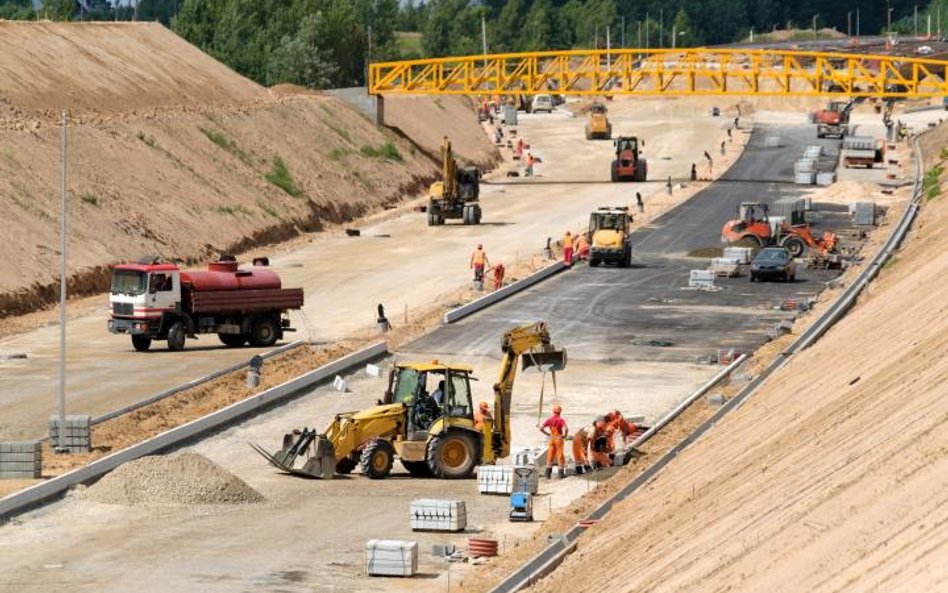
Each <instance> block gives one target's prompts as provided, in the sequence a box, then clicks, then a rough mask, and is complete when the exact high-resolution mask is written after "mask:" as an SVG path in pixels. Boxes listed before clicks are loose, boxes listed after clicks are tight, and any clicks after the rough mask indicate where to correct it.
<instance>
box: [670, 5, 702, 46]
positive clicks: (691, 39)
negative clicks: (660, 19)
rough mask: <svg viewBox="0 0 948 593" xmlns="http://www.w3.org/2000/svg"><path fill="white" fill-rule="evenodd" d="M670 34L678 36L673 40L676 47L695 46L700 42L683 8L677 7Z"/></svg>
mask: <svg viewBox="0 0 948 593" xmlns="http://www.w3.org/2000/svg"><path fill="white" fill-rule="evenodd" d="M671 34H672V35H675V36H677V37H678V39H677V40H676V41H675V45H676V46H677V47H696V46H699V45H701V44H702V42H701V38H700V37H699V36H698V34H697V32H695V30H694V27H693V26H692V25H691V19H689V18H688V13H687V12H685V9H684V8H680V9H678V14H676V15H675V20H674V22H673V23H672V33H671Z"/></svg>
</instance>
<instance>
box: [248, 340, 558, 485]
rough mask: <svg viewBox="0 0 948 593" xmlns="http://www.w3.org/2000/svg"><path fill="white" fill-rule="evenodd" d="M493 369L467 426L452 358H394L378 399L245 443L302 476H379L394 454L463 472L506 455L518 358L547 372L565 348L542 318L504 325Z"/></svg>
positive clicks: (420, 466)
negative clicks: (315, 425) (490, 391)
mask: <svg viewBox="0 0 948 593" xmlns="http://www.w3.org/2000/svg"><path fill="white" fill-rule="evenodd" d="M501 351H502V353H503V356H502V359H501V366H500V376H499V378H498V380H497V383H496V384H494V406H493V419H492V420H487V421H485V422H484V423H483V425H482V426H480V427H475V426H474V410H475V408H474V404H473V402H472V399H471V389H470V381H471V380H472V378H473V377H472V376H471V374H472V371H473V369H472V368H471V367H469V366H465V365H460V364H442V363H440V362H438V361H432V362H430V363H396V364H395V365H394V368H393V369H392V372H391V373H390V375H389V387H388V389H387V390H386V392H385V396H384V398H383V399H382V400H380V401H379V403H378V405H376V406H374V407H371V408H368V409H366V410H361V411H357V412H345V413H342V414H338V415H336V417H335V418H334V419H333V421H332V422H331V423H330V425H329V427H328V428H327V429H326V430H325V431H324V432H322V433H317V432H316V431H315V429H308V428H303V429H302V430H295V431H293V432H291V433H288V434H286V435H285V436H284V437H283V447H282V448H281V449H280V450H279V451H277V452H276V453H272V454H271V453H269V452H268V451H267V450H266V449H264V448H262V447H260V446H258V445H251V446H252V447H253V448H254V450H256V451H257V452H258V453H260V454H261V455H263V456H264V457H265V458H266V459H267V460H268V461H269V462H270V463H271V464H272V465H274V466H275V467H277V468H279V469H281V470H283V471H285V472H287V473H290V474H293V475H297V476H302V477H307V478H332V477H333V475H334V474H348V473H350V472H352V471H353V470H354V469H355V468H356V467H361V470H362V473H363V474H364V475H366V476H368V477H369V478H373V479H381V478H385V477H386V476H388V475H389V473H391V471H392V466H393V465H394V461H395V459H396V457H397V458H398V461H399V462H400V463H401V464H402V466H403V467H404V468H405V469H406V470H407V471H408V473H410V474H411V475H413V476H426V475H434V476H435V477H437V478H446V479H455V478H469V477H471V476H472V475H473V474H474V468H475V467H476V466H478V465H485V464H488V465H489V464H493V463H495V462H496V461H497V460H498V459H501V458H504V457H507V456H508V455H510V444H511V432H510V404H511V399H512V395H513V384H514V379H515V378H516V375H517V365H518V361H520V360H522V368H523V370H526V369H529V368H536V369H538V370H540V371H543V372H547V371H550V372H555V371H559V370H562V369H564V368H565V367H566V351H565V350H562V349H557V348H555V347H554V346H553V345H552V344H551V343H550V334H549V331H548V330H547V327H546V324H545V323H543V322H536V323H532V324H527V325H522V326H519V327H516V328H513V329H511V330H509V331H507V332H506V333H505V334H504V336H503V339H502V340H501Z"/></svg>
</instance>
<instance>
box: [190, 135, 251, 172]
mask: <svg viewBox="0 0 948 593" xmlns="http://www.w3.org/2000/svg"><path fill="white" fill-rule="evenodd" d="M198 129H199V130H201V133H202V134H204V135H205V136H207V139H208V140H210V141H211V142H213V143H214V144H216V145H217V146H218V147H220V148H222V149H224V150H226V151H227V152H229V153H231V154H232V155H234V156H235V157H237V158H239V159H240V160H242V161H243V162H244V163H245V164H247V165H250V166H251V167H252V166H253V159H252V158H251V157H250V155H249V154H248V153H247V151H245V150H243V149H242V148H240V147H239V146H237V142H235V141H234V139H233V138H229V137H228V136H227V134H225V133H224V132H221V131H218V130H212V129H210V128H203V127H200V126H198Z"/></svg>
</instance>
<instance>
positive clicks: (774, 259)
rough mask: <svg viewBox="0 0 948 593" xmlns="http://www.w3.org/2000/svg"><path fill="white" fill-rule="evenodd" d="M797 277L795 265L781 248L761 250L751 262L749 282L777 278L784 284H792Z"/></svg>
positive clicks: (790, 256)
mask: <svg viewBox="0 0 948 593" xmlns="http://www.w3.org/2000/svg"><path fill="white" fill-rule="evenodd" d="M796 276H797V265H796V263H794V261H793V256H792V255H790V252H789V251H787V250H786V249H785V248H783V247H766V248H764V249H761V250H760V251H759V252H758V253H757V255H756V256H754V259H753V260H751V267H750V280H751V282H755V281H757V280H764V279H768V278H779V279H781V280H783V281H784V282H793V280H794V279H795V278H796Z"/></svg>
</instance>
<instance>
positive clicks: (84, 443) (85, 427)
mask: <svg viewBox="0 0 948 593" xmlns="http://www.w3.org/2000/svg"><path fill="white" fill-rule="evenodd" d="M63 437H64V440H63V441H60V440H59V416H50V418H49V442H50V445H51V446H52V447H55V448H57V449H59V448H62V449H66V450H67V451H69V452H70V453H88V452H89V450H90V449H91V447H92V416H89V415H84V414H74V415H67V416H66V428H65V430H63Z"/></svg>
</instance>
